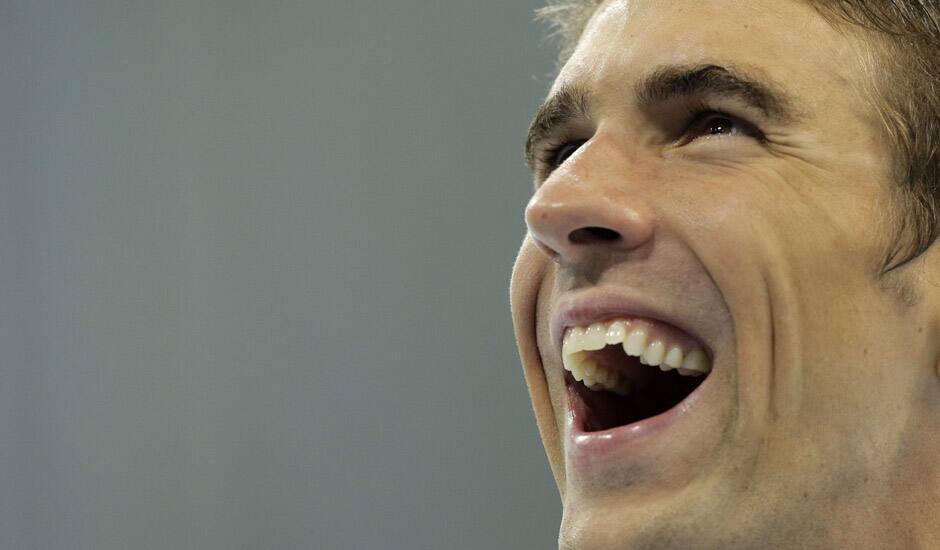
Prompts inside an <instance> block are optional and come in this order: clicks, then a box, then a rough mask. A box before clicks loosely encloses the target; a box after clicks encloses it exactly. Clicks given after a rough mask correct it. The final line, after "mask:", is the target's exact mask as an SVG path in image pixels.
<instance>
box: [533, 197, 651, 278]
mask: <svg viewBox="0 0 940 550" xmlns="http://www.w3.org/2000/svg"><path fill="white" fill-rule="evenodd" d="M526 225H527V226H528V228H529V234H530V235H531V236H532V238H533V239H534V241H535V244H536V245H537V246H538V247H539V248H540V249H541V250H542V251H543V252H545V253H546V254H547V255H548V256H549V257H551V258H552V259H554V260H556V261H560V262H577V261H579V260H581V259H583V258H584V257H585V256H587V255H591V254H597V253H599V252H607V253H611V252H627V251H630V250H633V249H636V248H639V247H641V246H642V245H643V244H644V243H646V242H647V241H649V240H650V238H651V237H652V235H653V225H654V224H653V220H652V217H651V216H650V215H648V214H646V213H644V212H643V211H642V210H640V209H639V207H638V205H636V204H627V203H625V202H622V201H613V200H604V199H602V198H600V197H582V198H576V199H574V200H556V201H553V202H549V201H548V200H546V198H545V197H541V198H540V197H533V200H532V201H531V202H530V203H529V206H528V207H527V208H526Z"/></svg>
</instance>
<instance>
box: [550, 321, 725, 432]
mask: <svg viewBox="0 0 940 550" xmlns="http://www.w3.org/2000/svg"><path fill="white" fill-rule="evenodd" d="M562 357H563V362H564V367H565V370H566V373H565V381H566V384H567V386H568V389H569V394H570V395H571V397H572V404H573V407H574V412H575V414H576V416H577V417H579V423H580V428H581V430H582V431H584V432H597V431H603V430H609V429H612V428H616V427H618V426H625V425H628V424H632V423H634V422H639V421H641V420H644V419H647V418H650V417H653V416H656V415H659V414H661V413H664V412H666V411H668V410H670V409H672V408H673V407H675V406H676V405H678V404H679V403H680V402H682V401H683V400H684V399H685V398H686V397H687V396H688V395H690V394H691V393H692V392H694V391H695V389H696V388H698V386H699V385H700V384H701V383H702V382H703V381H704V380H705V378H706V377H707V376H708V374H709V373H710V372H711V368H712V367H711V359H710V358H709V356H708V354H707V353H706V351H705V349H704V346H702V345H701V344H700V343H699V342H698V341H696V340H695V339H694V338H692V337H690V336H688V335H686V334H684V333H681V332H679V331H678V330H677V329H675V328H673V327H670V326H668V325H664V324H661V323H658V322H655V321H650V320H646V319H623V318H618V319H610V320H607V321H604V322H597V323H593V324H591V325H590V326H587V327H571V328H569V329H568V330H566V331H565V335H564V342H563V345H562Z"/></svg>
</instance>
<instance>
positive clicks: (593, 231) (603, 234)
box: [568, 227, 621, 244]
mask: <svg viewBox="0 0 940 550" xmlns="http://www.w3.org/2000/svg"><path fill="white" fill-rule="evenodd" d="M620 238H621V237H620V233H617V232H616V231H614V230H613V229H607V228H606V227H582V228H581V229H576V230H574V231H572V232H571V234H569V235H568V240H570V241H571V242H572V243H573V244H592V243H610V242H616V241H619V240H620Z"/></svg>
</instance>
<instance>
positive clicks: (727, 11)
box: [553, 0, 867, 113]
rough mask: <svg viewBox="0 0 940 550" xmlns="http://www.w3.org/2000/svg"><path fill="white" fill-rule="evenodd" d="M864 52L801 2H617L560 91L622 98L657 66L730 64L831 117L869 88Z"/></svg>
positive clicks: (595, 23)
mask: <svg viewBox="0 0 940 550" xmlns="http://www.w3.org/2000/svg"><path fill="white" fill-rule="evenodd" d="M860 47H861V44H860V42H859V41H858V40H857V39H854V38H852V37H851V36H850V35H848V34H847V33H844V32H843V31H842V30H841V29H837V28H834V27H833V26H831V25H830V24H829V22H827V21H826V20H825V19H824V18H823V17H822V16H820V15H819V14H818V12H817V11H816V10H815V9H813V8H812V7H811V6H809V5H808V4H807V3H806V2H803V1H798V0H748V1H746V2H744V1H740V0H609V1H607V2H605V3H604V4H603V5H602V6H601V7H600V8H599V9H598V11H597V13H595V15H594V17H592V19H591V21H590V23H589V24H588V26H587V28H586V29H585V32H584V34H583V35H582V37H581V40H580V41H579V43H578V46H577V48H576V49H575V52H574V53H573V55H572V57H571V59H570V60H569V62H568V63H567V64H566V65H565V67H564V68H563V69H562V71H561V73H560V74H559V77H558V79H557V80H556V82H555V86H554V87H553V88H554V89H558V88H559V87H560V86H561V85H562V84H564V83H574V82H577V83H579V84H582V85H584V86H586V87H588V88H589V89H591V90H593V91H594V92H595V93H597V94H599V95H600V96H603V95H604V94H605V93H614V94H621V93H622V91H623V89H624V86H625V85H629V84H631V83H633V82H635V80H636V79H638V78H640V77H641V76H642V75H643V74H644V73H645V72H646V71H648V70H649V69H650V68H651V67H656V66H666V65H693V64H701V63H715V64H719V65H724V64H730V65H736V66H742V67H753V68H755V69H757V70H759V71H762V72H764V73H765V74H767V75H768V76H769V77H770V78H771V79H773V80H774V81H776V82H779V83H781V84H782V85H783V86H784V87H785V88H786V89H787V91H788V92H789V93H790V94H792V95H793V96H795V97H799V98H801V99H803V100H804V101H803V107H805V108H807V110H808V111H809V112H812V111H813V110H820V111H824V112H827V113H828V112H830V109H833V108H836V107H839V106H842V107H845V101H846V95H847V94H852V95H853V96H858V95H859V94H858V93H857V92H858V91H860V90H862V89H863V88H864V86H863V85H864V84H865V83H866V82H867V80H866V77H865V75H864V72H863V70H862V64H861V61H860V55H859V54H860V52H861V49H860ZM855 99H858V98H857V97H856V98H855Z"/></svg>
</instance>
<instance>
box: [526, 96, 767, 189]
mask: <svg viewBox="0 0 940 550" xmlns="http://www.w3.org/2000/svg"><path fill="white" fill-rule="evenodd" d="M689 118H690V121H689V122H688V123H687V124H686V125H685V129H684V130H683V132H682V137H683V138H684V137H686V136H687V135H688V133H689V131H690V130H691V129H693V128H694V127H696V126H699V129H702V126H701V125H702V124H704V123H705V122H707V121H709V120H711V119H716V118H719V119H720V118H724V119H728V120H730V121H731V122H732V123H733V124H734V125H735V126H736V127H737V128H738V129H739V131H740V132H743V133H744V134H745V135H748V136H750V137H753V138H754V139H756V140H757V141H758V142H760V143H764V141H765V140H766V138H765V136H764V134H763V132H761V131H760V129H759V128H757V127H756V126H755V125H753V124H751V123H750V122H748V121H746V120H744V119H742V118H740V117H737V116H734V115H732V114H729V113H726V112H724V111H721V110H718V109H710V108H700V109H698V110H693V111H692V112H691V115H690V117H689ZM700 137H708V134H705V133H702V134H701V136H700ZM696 139H699V138H698V137H695V138H692V139H689V140H684V141H681V142H680V144H681V145H687V144H689V143H691V142H693V141H695V140H696ZM586 142H587V140H585V139H578V140H571V139H569V138H568V137H566V136H562V137H559V138H556V139H554V140H552V141H550V142H549V143H548V144H547V145H546V146H545V147H544V148H543V149H542V151H541V152H540V153H539V155H538V161H539V163H540V164H541V166H543V167H544V170H545V174H546V175H547V174H549V173H551V172H552V171H553V170H555V169H556V168H558V167H559V166H561V165H562V164H564V162H565V160H567V159H568V157H569V156H571V155H572V154H574V152H575V151H577V150H578V149H579V148H580V147H581V146H582V145H584V144H585V143H586ZM569 147H571V148H572V149H571V151H570V153H569V154H568V155H567V156H565V158H564V159H562V160H561V161H558V158H559V154H560V153H561V152H562V151H565V150H566V149H568V148H569Z"/></svg>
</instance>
